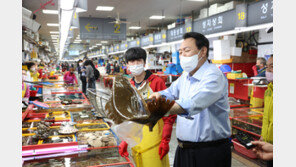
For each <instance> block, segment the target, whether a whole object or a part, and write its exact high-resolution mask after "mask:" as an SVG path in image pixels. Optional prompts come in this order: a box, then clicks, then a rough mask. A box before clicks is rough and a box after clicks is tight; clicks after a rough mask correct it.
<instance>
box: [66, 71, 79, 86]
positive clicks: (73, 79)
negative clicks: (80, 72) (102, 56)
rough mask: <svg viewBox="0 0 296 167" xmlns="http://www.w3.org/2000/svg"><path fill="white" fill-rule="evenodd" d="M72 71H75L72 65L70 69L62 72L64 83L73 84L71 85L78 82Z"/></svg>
mask: <svg viewBox="0 0 296 167" xmlns="http://www.w3.org/2000/svg"><path fill="white" fill-rule="evenodd" d="M74 71H75V69H74V68H73V67H71V68H70V70H69V71H67V72H66V73H65V74H64V82H65V83H66V84H73V85H74V84H78V82H77V78H76V75H75V74H74Z"/></svg>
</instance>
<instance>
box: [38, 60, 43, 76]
mask: <svg viewBox="0 0 296 167" xmlns="http://www.w3.org/2000/svg"><path fill="white" fill-rule="evenodd" d="M43 69H44V63H40V64H39V67H38V73H39V77H38V78H42V77H43V72H44V71H43Z"/></svg>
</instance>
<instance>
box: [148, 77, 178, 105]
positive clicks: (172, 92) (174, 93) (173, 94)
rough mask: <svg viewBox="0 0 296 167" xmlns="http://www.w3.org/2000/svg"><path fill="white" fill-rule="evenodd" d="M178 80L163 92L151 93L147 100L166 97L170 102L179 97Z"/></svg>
mask: <svg viewBox="0 0 296 167" xmlns="http://www.w3.org/2000/svg"><path fill="white" fill-rule="evenodd" d="M178 85H179V78H178V79H177V80H176V81H174V82H173V83H172V84H171V86H170V87H169V88H167V89H165V90H163V91H159V92H155V93H153V94H152V95H151V96H150V97H149V98H150V99H151V98H156V99H158V98H159V97H160V96H161V95H164V96H166V97H167V98H168V99H170V100H175V99H177V98H178V97H179V88H178Z"/></svg>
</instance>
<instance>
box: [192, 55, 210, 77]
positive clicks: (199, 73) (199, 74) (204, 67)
mask: <svg viewBox="0 0 296 167" xmlns="http://www.w3.org/2000/svg"><path fill="white" fill-rule="evenodd" d="M209 65H210V63H209V62H208V60H206V61H205V62H204V64H203V65H202V66H201V67H200V68H199V69H198V70H197V71H196V72H195V73H194V74H193V75H192V76H190V75H189V73H187V79H188V80H190V79H191V78H194V79H196V80H198V81H200V80H201V78H202V76H203V75H204V73H205V72H206V70H207V69H208V66H209Z"/></svg>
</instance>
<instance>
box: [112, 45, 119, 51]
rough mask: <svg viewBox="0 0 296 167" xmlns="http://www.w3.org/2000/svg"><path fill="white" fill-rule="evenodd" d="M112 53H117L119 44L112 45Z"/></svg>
mask: <svg viewBox="0 0 296 167" xmlns="http://www.w3.org/2000/svg"><path fill="white" fill-rule="evenodd" d="M113 51H114V52H118V51H119V44H116V45H114V49H113Z"/></svg>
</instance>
